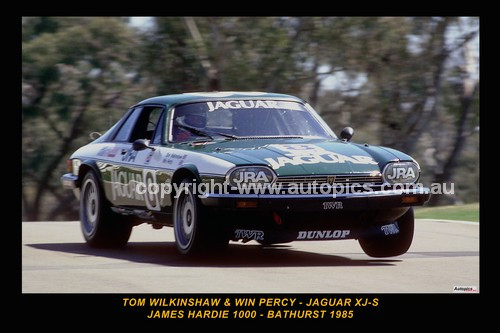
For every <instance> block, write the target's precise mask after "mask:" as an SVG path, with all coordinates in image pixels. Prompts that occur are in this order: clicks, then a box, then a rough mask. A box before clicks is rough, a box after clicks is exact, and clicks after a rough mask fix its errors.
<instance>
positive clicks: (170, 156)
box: [162, 153, 187, 165]
mask: <svg viewBox="0 0 500 333" xmlns="http://www.w3.org/2000/svg"><path fill="white" fill-rule="evenodd" d="M186 158H187V154H184V155H180V154H174V153H167V154H166V155H165V157H164V158H163V160H162V163H167V164H172V163H174V161H175V162H177V165H183V164H184V162H185V161H186Z"/></svg>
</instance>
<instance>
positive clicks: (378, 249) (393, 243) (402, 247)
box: [359, 207, 415, 258]
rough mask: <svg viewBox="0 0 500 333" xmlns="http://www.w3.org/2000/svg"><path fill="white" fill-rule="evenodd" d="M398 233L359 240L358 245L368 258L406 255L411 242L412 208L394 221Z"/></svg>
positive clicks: (413, 223)
mask: <svg viewBox="0 0 500 333" xmlns="http://www.w3.org/2000/svg"><path fill="white" fill-rule="evenodd" d="M396 223H397V225H398V228H399V233H398V234H396V235H387V236H376V237H367V238H360V239H359V244H360V245H361V248H362V249H363V251H364V252H365V253H366V254H367V255H369V256H370V257H375V258H383V257H394V256H399V255H401V254H404V253H406V251H408V249H409V248H410V245H411V243H412V241H413V230H414V228H415V219H414V216H413V208H412V207H410V209H408V211H407V212H406V213H405V214H403V215H402V216H401V217H400V218H398V219H397V220H396Z"/></svg>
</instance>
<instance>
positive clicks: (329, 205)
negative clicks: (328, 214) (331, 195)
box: [323, 201, 344, 209]
mask: <svg viewBox="0 0 500 333" xmlns="http://www.w3.org/2000/svg"><path fill="white" fill-rule="evenodd" d="M323 209H344V207H343V205H342V201H334V202H330V201H327V202H323Z"/></svg>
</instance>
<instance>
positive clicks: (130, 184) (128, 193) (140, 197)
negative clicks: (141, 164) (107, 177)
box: [111, 169, 160, 210]
mask: <svg viewBox="0 0 500 333" xmlns="http://www.w3.org/2000/svg"><path fill="white" fill-rule="evenodd" d="M142 182H144V184H145V185H146V189H147V191H146V193H145V194H140V193H138V192H137V184H138V183H142ZM150 184H154V185H156V186H158V185H157V183H156V173H155V172H154V171H153V170H146V169H145V170H143V171H142V174H138V173H133V172H125V171H116V170H112V171H111V193H112V196H113V200H116V199H117V198H128V199H132V200H137V201H144V202H145V203H146V207H147V208H148V209H150V210H160V200H159V198H158V191H156V192H151V191H150V190H149V189H151V188H153V186H149V185H150Z"/></svg>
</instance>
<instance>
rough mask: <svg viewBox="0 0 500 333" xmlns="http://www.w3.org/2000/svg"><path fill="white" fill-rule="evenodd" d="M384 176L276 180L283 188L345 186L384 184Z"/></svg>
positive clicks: (361, 175) (355, 175)
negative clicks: (324, 185)
mask: <svg viewBox="0 0 500 333" xmlns="http://www.w3.org/2000/svg"><path fill="white" fill-rule="evenodd" d="M382 182H383V180H382V175H381V174H380V173H377V174H375V175H374V174H346V175H325V176H292V177H278V178H277V179H276V183H275V184H276V185H281V186H282V187H285V188H286V187H290V186H293V185H294V186H313V185H316V186H321V185H323V184H328V185H331V184H333V183H335V184H343V185H351V184H360V185H364V184H378V185H380V184H382Z"/></svg>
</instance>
